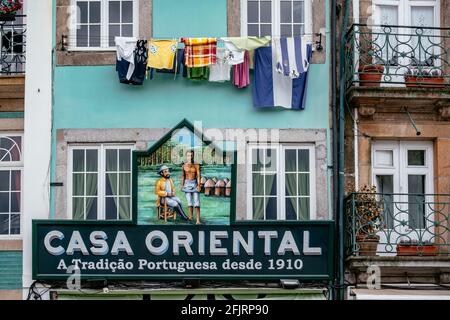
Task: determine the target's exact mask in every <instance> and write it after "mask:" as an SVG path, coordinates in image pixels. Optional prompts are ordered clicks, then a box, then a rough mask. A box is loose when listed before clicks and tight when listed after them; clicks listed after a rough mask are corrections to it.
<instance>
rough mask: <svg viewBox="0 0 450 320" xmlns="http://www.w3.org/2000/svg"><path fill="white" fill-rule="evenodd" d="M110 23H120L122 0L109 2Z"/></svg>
mask: <svg viewBox="0 0 450 320" xmlns="http://www.w3.org/2000/svg"><path fill="white" fill-rule="evenodd" d="M109 23H120V1H110V2H109Z"/></svg>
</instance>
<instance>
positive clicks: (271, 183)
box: [265, 174, 277, 196]
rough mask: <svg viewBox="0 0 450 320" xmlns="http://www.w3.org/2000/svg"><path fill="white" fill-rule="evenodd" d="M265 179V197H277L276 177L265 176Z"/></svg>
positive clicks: (272, 175) (274, 175) (273, 175)
mask: <svg viewBox="0 0 450 320" xmlns="http://www.w3.org/2000/svg"><path fill="white" fill-rule="evenodd" d="M265 179H266V191H265V195H271V196H276V195H277V175H276V174H267V175H266V176H265Z"/></svg>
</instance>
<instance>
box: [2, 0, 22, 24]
mask: <svg viewBox="0 0 450 320" xmlns="http://www.w3.org/2000/svg"><path fill="white" fill-rule="evenodd" d="M21 8H22V2H21V1H20V0H0V21H14V20H16V13H17V11H19V10H20V9H21Z"/></svg>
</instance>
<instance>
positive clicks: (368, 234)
mask: <svg viewBox="0 0 450 320" xmlns="http://www.w3.org/2000/svg"><path fill="white" fill-rule="evenodd" d="M355 210H356V212H355V215H356V216H355V224H356V225H355V227H356V243H357V245H358V248H359V250H358V252H359V255H362V256H373V255H376V251H377V247H378V243H379V241H380V236H379V235H377V232H378V230H379V229H380V226H381V224H382V213H383V205H382V204H381V203H380V202H379V201H377V199H376V187H374V186H372V187H369V186H364V187H363V188H362V189H361V190H360V191H359V192H358V193H357V194H356V195H355Z"/></svg>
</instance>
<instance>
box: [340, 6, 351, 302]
mask: <svg viewBox="0 0 450 320" xmlns="http://www.w3.org/2000/svg"><path fill="white" fill-rule="evenodd" d="M343 11H344V17H343V20H342V28H341V42H340V61H341V63H340V72H339V77H340V85H339V162H338V164H339V187H338V192H339V199H338V202H339V206H338V215H339V220H338V224H339V231H340V232H339V246H338V248H339V257H340V264H339V287H340V288H341V289H340V290H339V299H341V300H343V299H344V293H345V289H344V232H345V230H344V214H345V212H344V138H345V137H344V131H345V130H344V125H345V123H344V117H345V108H344V107H345V35H346V33H347V30H348V19H349V12H350V0H345V2H344V7H343Z"/></svg>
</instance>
